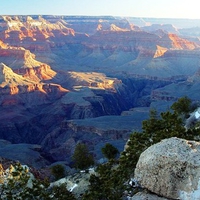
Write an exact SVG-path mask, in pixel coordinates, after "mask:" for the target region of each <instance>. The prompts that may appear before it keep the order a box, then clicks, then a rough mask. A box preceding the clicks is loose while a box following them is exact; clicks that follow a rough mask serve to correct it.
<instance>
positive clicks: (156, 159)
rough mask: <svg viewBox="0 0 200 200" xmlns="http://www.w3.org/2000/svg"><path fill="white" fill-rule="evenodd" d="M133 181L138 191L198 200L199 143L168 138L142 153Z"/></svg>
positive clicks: (199, 197)
mask: <svg viewBox="0 0 200 200" xmlns="http://www.w3.org/2000/svg"><path fill="white" fill-rule="evenodd" d="M135 178H136V179H137V180H138V182H139V183H140V184H141V186H142V187H144V188H146V189H148V190H150V191H151V192H153V193H156V194H158V195H160V196H163V197H167V198H171V199H181V200H185V199H187V200H188V199H192V200H197V199H200V143H199V142H195V141H187V140H184V139H179V138H175V137H174V138H170V139H165V140H162V141H161V142H159V143H157V144H155V145H152V146H151V147H149V148H148V149H147V150H145V151H144V152H143V153H142V154H141V156H140V158H139V161H138V163H137V166H136V170H135Z"/></svg>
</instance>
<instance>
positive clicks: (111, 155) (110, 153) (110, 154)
mask: <svg viewBox="0 0 200 200" xmlns="http://www.w3.org/2000/svg"><path fill="white" fill-rule="evenodd" d="M101 151H102V153H103V155H104V156H105V157H106V158H107V159H108V160H110V159H115V158H116V156H117V154H118V153H119V151H118V150H117V148H116V147H114V146H113V145H112V144H110V143H106V144H105V146H104V147H103V148H102V150H101Z"/></svg>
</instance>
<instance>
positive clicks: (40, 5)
mask: <svg viewBox="0 0 200 200" xmlns="http://www.w3.org/2000/svg"><path fill="white" fill-rule="evenodd" d="M34 14H35V15H87V16H108V15H109V16H110V15H112V16H124V17H128V16H131V17H156V18H189V19H200V7H199V0H0V15H34Z"/></svg>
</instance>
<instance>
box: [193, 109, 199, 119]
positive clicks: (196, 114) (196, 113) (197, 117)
mask: <svg viewBox="0 0 200 200" xmlns="http://www.w3.org/2000/svg"><path fill="white" fill-rule="evenodd" d="M194 115H195V118H196V119H199V117H200V109H199V108H198V110H197V111H196V112H195V114H194Z"/></svg>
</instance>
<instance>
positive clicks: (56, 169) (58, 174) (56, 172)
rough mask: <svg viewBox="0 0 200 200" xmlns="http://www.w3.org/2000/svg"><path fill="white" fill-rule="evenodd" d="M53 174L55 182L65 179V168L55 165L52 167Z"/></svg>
mask: <svg viewBox="0 0 200 200" xmlns="http://www.w3.org/2000/svg"><path fill="white" fill-rule="evenodd" d="M51 173H52V174H53V176H54V178H55V180H58V179H61V178H63V177H65V175H66V174H65V168H64V166H63V165H59V164H58V165H54V166H52V167H51Z"/></svg>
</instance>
